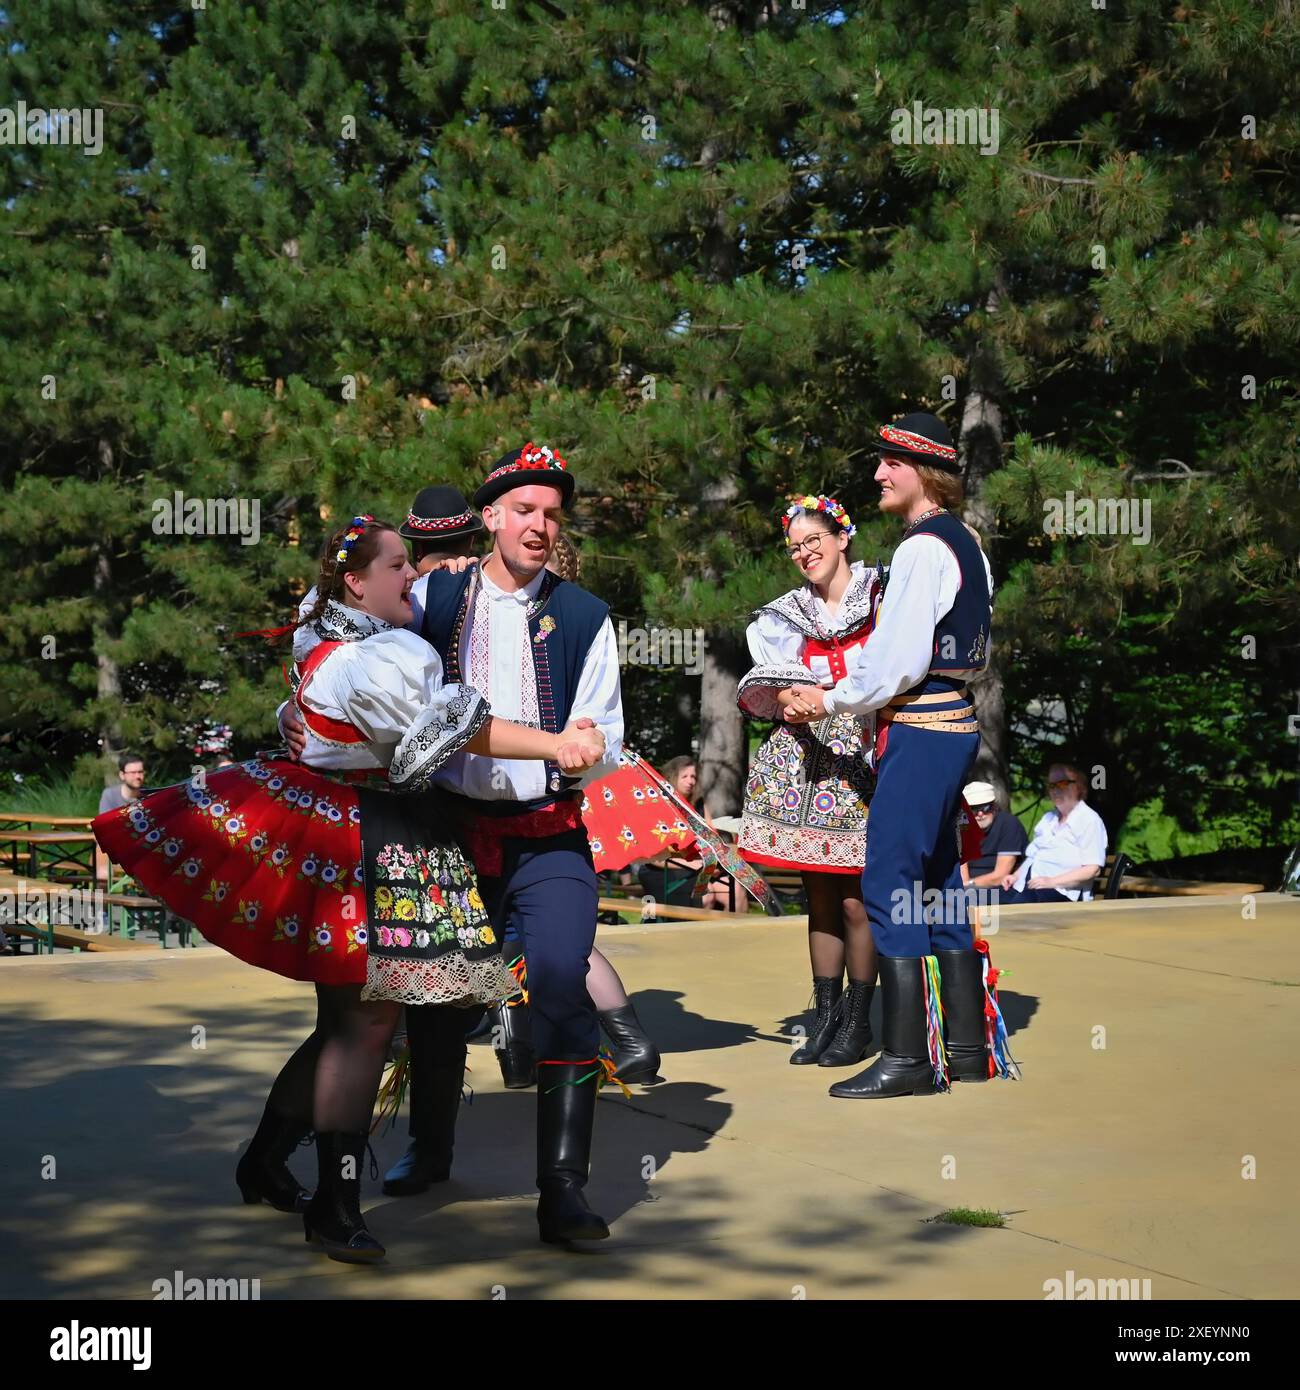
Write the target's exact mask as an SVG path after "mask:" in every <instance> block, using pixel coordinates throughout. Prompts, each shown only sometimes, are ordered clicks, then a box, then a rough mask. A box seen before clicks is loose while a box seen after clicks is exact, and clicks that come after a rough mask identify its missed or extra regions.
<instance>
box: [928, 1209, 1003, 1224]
mask: <svg viewBox="0 0 1300 1390" xmlns="http://www.w3.org/2000/svg"><path fill="white" fill-rule="evenodd" d="M930 1220H931V1221H943V1222H946V1223H947V1224H948V1225H949V1226H1005V1225H1006V1224H1007V1218H1006V1217H1005V1216H1003V1215H1002V1213H1001V1212H1000V1211H987V1210H985V1209H983V1208H976V1207H952V1208H951V1209H950V1210H948V1211H941V1212H940V1213H939V1215H938V1216H932V1217H931V1218H930Z"/></svg>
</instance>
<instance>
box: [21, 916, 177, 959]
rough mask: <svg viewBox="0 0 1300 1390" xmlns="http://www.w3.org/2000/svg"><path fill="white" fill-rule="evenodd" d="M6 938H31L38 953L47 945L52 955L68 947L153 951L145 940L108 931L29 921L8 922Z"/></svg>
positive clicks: (78, 949)
mask: <svg viewBox="0 0 1300 1390" xmlns="http://www.w3.org/2000/svg"><path fill="white" fill-rule="evenodd" d="M0 925H3V927H4V934H5V936H7V937H9V938H10V939H13V938H15V937H29V938H31V939H33V940H34V941H35V942H36V945H37V953H38V954H39V953H40V947H42V946H44V947H45V948H46V949H47V950H48V951H49V952H50V954H51V955H53V954H54V948H55V947H56V946H66V947H67V948H68V949H69V950H73V951H110V952H111V951H148V950H152V949H153V948H152V947H150V946H148V945H146V943H145V942H143V941H135V940H133V939H132V938H131V937H129V936H109V935H108V933H107V932H88V931H82V930H81V928H80V927H61V926H58V925H33V924H31V923H28V922H5V923H3V924H0Z"/></svg>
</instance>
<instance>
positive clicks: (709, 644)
mask: <svg viewBox="0 0 1300 1390" xmlns="http://www.w3.org/2000/svg"><path fill="white" fill-rule="evenodd" d="M739 492H740V486H739V484H738V483H737V482H736V479H735V478H734V477H732V476H730V475H726V476H724V477H721V478H718V479H717V480H716V481H714V482H713V483H711V484H709V486H708V487H706V488H705V490H704V496H703V499H702V501H703V506H702V508H701V510H702V512H703V514H704V518H705V525H706V526H715V525H721V524H723V521H724V518H723V515H722V513H724V512H725V510H726V509H727V508H729V507H730V506H731V504H732V503H733V501H734V500H735V498H736V497H737V496H738V495H739ZM717 579H718V575H717V574H716V572H715V571H714V570H713V569H711V568H706V569H705V570H704V573H703V580H704V583H706V584H710V583H716V581H717ZM748 669H749V667H748V662H747V661H746V651H745V648H744V647H743V645H742V644H741V643H740V642H738V641H737V638H736V634H735V632H734V631H731V630H728V629H726V628H719V629H716V630H714V631H711V632H708V633H706V634H705V643H704V674H703V679H702V680H701V681H700V751H699V756H698V758H697V761H696V766H697V768H698V771H699V789H698V793H697V794H698V795H699V796H700V797H701V799H703V800H704V802H705V803H706V804H707V806H708V808H709V814H710V815H713V816H736V815H739V814H740V812H741V810H742V809H743V806H744V787H745V779H746V777H747V776H748V774H749V759H748V757H747V752H748V744H747V741H746V738H745V717H744V715H743V714H741V712H740V706H739V705H737V704H736V686H737V685H738V684H739V683H740V678H741V676H743V675H744V674H745V672H746V671H747V670H748Z"/></svg>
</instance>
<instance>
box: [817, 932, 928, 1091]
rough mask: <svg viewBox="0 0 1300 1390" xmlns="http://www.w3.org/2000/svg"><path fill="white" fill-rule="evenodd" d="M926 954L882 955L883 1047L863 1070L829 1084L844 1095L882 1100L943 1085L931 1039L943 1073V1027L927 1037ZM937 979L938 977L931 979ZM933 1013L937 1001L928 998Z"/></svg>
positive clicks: (832, 1089) (833, 1089)
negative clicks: (939, 1080) (932, 1050)
mask: <svg viewBox="0 0 1300 1390" xmlns="http://www.w3.org/2000/svg"><path fill="white" fill-rule="evenodd" d="M926 960H927V957H925V956H881V957H880V995H881V1013H882V1015H883V1022H884V1048H883V1049H882V1051H881V1053H880V1056H879V1057H877V1058H876V1060H875V1061H874V1062H873V1063H872V1064H871V1066H869V1067H868V1068H867V1069H866V1071H864V1072H859V1073H858V1075H857V1076H852V1077H849V1079H848V1080H847V1081H838V1082H836V1083H835V1085H834V1086H832V1087H831V1088H830V1093H831V1095H833V1096H837V1097H840V1098H841V1099H845V1100H881V1099H884V1098H886V1097H889V1096H925V1095H932V1094H933V1093H934V1092H935V1091H936V1090H940V1089H944V1088H945V1086H946V1082H945V1083H944V1084H943V1085H940V1084H939V1083H938V1082H937V1078H936V1075H935V1063H934V1061H933V1060H932V1058H931V1052H930V1045H931V1042H932V1041H934V1042H935V1043H936V1044H937V1047H938V1049H939V1051H938V1062H939V1069H940V1075H942V1073H943V1058H942V1046H943V1038H942V1033H941V1032H939V1035H938V1037H937V1038H934V1039H932V1037H931V1033H932V1032H933V1031H934V1024H933V1020H932V1018H931V1013H932V1011H931V1009H930V1008H929V1005H930V1003H931V1002H932V1001H931V994H932V992H933V984H932V983H928V982H927V974H926ZM936 983H937V982H936ZM933 1003H934V1005H935V1009H934V1010H933V1012H934V1013H935V1014H937V1005H938V1001H937V1000H934V1001H933Z"/></svg>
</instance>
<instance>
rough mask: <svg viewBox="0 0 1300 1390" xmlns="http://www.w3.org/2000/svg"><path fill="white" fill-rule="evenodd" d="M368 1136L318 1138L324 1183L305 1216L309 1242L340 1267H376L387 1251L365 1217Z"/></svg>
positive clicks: (327, 1136)
mask: <svg viewBox="0 0 1300 1390" xmlns="http://www.w3.org/2000/svg"><path fill="white" fill-rule="evenodd" d="M366 1137H367V1136H366V1135H365V1134H364V1133H363V1134H340V1133H329V1134H320V1133H318V1134H317V1135H316V1158H317V1162H318V1165H319V1170H320V1180H319V1182H318V1184H317V1187H316V1195H315V1196H314V1197H313V1198H312V1199H311V1201H310V1202H309V1203H308V1204H307V1210H306V1211H305V1212H304V1213H303V1218H302V1224H303V1229H304V1230H305V1231H306V1232H307V1239H308V1240H309V1241H311V1243H312V1244H313V1245H315V1246H316V1247H317V1249H319V1250H323V1251H324V1252H325V1253H326V1254H327V1255H328V1256H329V1257H330V1259H331V1260H338V1261H339V1263H340V1264H349V1265H360V1264H373V1263H374V1261H375V1260H382V1259H383V1258H384V1255H385V1253H386V1252H385V1250H384V1247H383V1246H382V1245H380V1243H379V1242H378V1241H377V1240H376V1239H375V1238H374V1236H372V1235H371V1234H370V1232H369V1231H368V1230H367V1229H366V1219H365V1217H364V1216H362V1215H361V1165H362V1163H363V1162H364V1160H365V1155H366Z"/></svg>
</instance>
